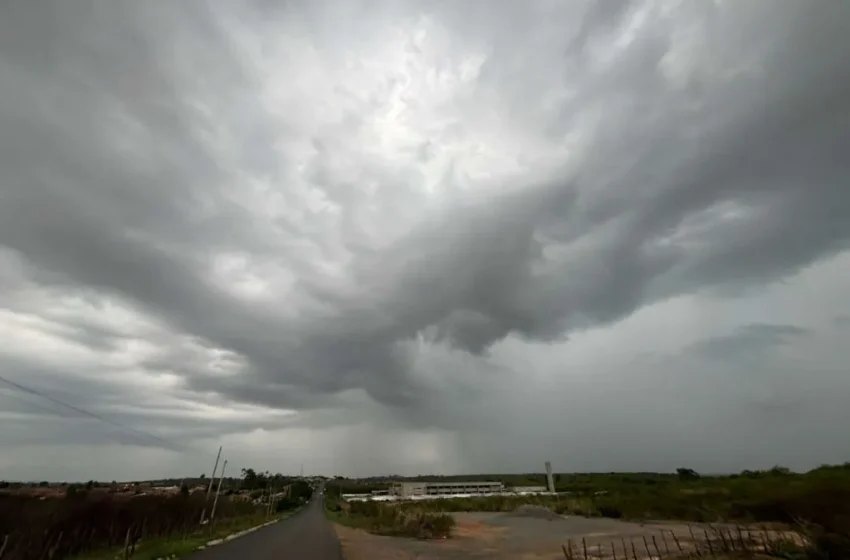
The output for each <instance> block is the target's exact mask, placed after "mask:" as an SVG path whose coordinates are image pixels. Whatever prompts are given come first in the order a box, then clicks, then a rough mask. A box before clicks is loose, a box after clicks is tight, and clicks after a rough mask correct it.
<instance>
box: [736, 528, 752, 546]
mask: <svg viewBox="0 0 850 560" xmlns="http://www.w3.org/2000/svg"><path fill="white" fill-rule="evenodd" d="M735 528H736V529H737V530H738V542H740V543H741V550H742V551H744V552H746V551H747V550H748V549H749V546H747V542H746V541H744V531H743V529H741V526H740V525H736V526H735ZM747 540H750V531H749V529H748V530H747Z"/></svg>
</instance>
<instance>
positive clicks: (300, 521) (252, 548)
mask: <svg viewBox="0 0 850 560" xmlns="http://www.w3.org/2000/svg"><path fill="white" fill-rule="evenodd" d="M189 558H190V559H191V560H272V559H274V560H302V559H303V560H342V553H341V552H340V546H339V540H338V539H337V538H336V533H335V532H334V530H333V527H332V526H331V524H330V522H329V521H328V520H327V519H326V518H325V511H324V507H323V505H322V496H321V494H320V493H319V492H316V493H314V495H313V499H312V500H311V501H310V503H309V504H307V506H306V507H305V508H304V509H303V510H301V511H300V512H298V513H296V514H295V515H293V516H292V517H288V518H286V519H284V520H283V521H280V522H278V523H275V524H274V525H270V526H268V527H265V528H263V529H260V530H259V531H254V532H253V533H250V534H248V535H245V536H244V537H239V538H238V539H234V540H232V541H229V542H225V543H222V544H220V545H217V546H213V547H210V548H207V549H205V550H201V551H198V552H195V553H194V554H192V555H191V556H189Z"/></svg>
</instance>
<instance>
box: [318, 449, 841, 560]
mask: <svg viewBox="0 0 850 560" xmlns="http://www.w3.org/2000/svg"><path fill="white" fill-rule="evenodd" d="M525 476H526V479H528V478H531V479H532V480H534V479H533V478H532V477H533V475H525ZM535 482H537V483H538V484H539V482H540V481H539V479H537V480H535ZM339 486H340V487H345V486H344V485H343V484H342V483H340V485H339ZM559 486H560V488H559V490H562V491H564V492H568V493H564V494H561V495H558V496H529V497H503V496H499V497H478V498H460V499H440V500H428V501H417V502H401V503H396V504H387V505H381V506H377V508H375V507H374V506H373V508H372V510H371V511H370V510H368V509H366V508H363V507H362V506H358V505H355V504H354V503H352V504H343V505H335V504H334V502H333V500H329V508H330V509H331V510H332V516H334V519H335V521H338V522H339V523H341V524H344V525H347V526H349V528H346V527H342V528H340V529H339V531H340V535H341V539H342V540H343V544H344V546H347V548H348V550H349V554H350V556H351V557H353V558H356V557H357V554H358V553H357V552H356V550H357V548H358V547H360V548H362V547H369V546H372V547H375V546H377V545H376V543H377V542H378V541H376V540H375V539H378V540H379V541H380V542H382V543H383V544H384V545H385V546H387V547H390V548H391V549H398V551H397V553H398V554H399V555H398V556H397V557H398V558H406V557H416V558H430V557H433V558H443V557H445V558H453V557H458V558H460V557H467V558H474V557H476V556H475V554H477V552H475V551H481V550H489V551H490V552H489V554H491V556H490V557H492V558H498V557H499V556H498V555H497V551H506V552H504V553H505V554H509V556H506V557H512V558H522V557H527V558H538V557H539V558H551V557H553V556H551V555H552V554H557V553H558V549H559V548H560V546H561V545H567V544H568V543H570V542H571V541H572V542H573V545H574V546H575V548H576V549H577V550H580V551H581V554H582V555H581V556H575V557H576V558H579V557H583V554H584V549H585V547H588V558H590V557H595V558H598V557H604V558H607V557H610V558H613V557H614V555H613V554H614V553H611V552H610V547H611V543H612V542H613V543H617V542H620V543H621V546H620V552H619V554H620V555H621V556H620V557H622V554H623V551H622V542H623V541H625V542H626V543H627V545H626V546H627V548H626V551H627V552H629V557H630V558H632V557H633V556H634V554H633V553H632V547H631V542H632V541H634V542H635V551H634V552H635V553H636V554H637V556H638V557H639V558H640V557H641V555H643V557H648V556H649V555H650V553H652V555H653V556H665V554H658V553H657V552H658V551H660V550H664V552H665V553H666V552H667V550H666V549H667V548H669V549H670V553H671V555H675V554H676V553H679V552H680V550H678V549H679V547H680V546H681V548H682V551H684V552H687V549H688V545H689V543H690V544H691V545H693V544H695V542H697V541H699V542H704V541H706V537H707V538H708V541H709V542H712V545H711V547H709V548H707V549H706V553H708V552H710V551H713V552H720V551H723V550H726V549H733V548H735V549H737V548H747V549H748V550H750V551H752V550H756V549H758V548H759V547H760V546H762V545H758V544H757V542H756V541H759V542H760V541H762V540H768V541H770V542H771V546H774V545H775V547H778V548H783V549H789V550H790V552H788V554H786V557H791V556H789V554H791V555H795V556H793V557H795V558H813V559H814V558H850V466H848V465H844V466H834V467H822V468H820V469H815V470H814V471H811V472H809V473H804V474H795V473H791V472H789V471H787V470H786V469H782V468H776V469H772V470H770V471H765V472H744V473H741V474H738V475H732V476H700V475H699V474H697V473H695V472H693V471H691V470H688V469H680V470H679V472H678V473H676V474H675V475H660V474H644V473H640V474H618V473H610V474H581V475H560V476H559ZM350 487H351V486H348V487H347V488H350ZM329 488H332V487H331V486H329ZM565 488H568V490H564V489H565ZM529 505H532V506H536V507H537V511H538V512H547V511H548V513H542V514H541V515H542V517H543V518H542V519H541V518H538V517H534V516H530V517H529V516H522V515H517V512H518V508H523V506H525V507H526V508H527V507H528V506H529ZM385 510H394V511H395V512H396V515H397V516H398V512H402V511H404V512H417V514H418V515H420V516H422V515H429V514H430V515H439V514H441V513H451V514H453V518H454V520H455V523H454V524H453V526H452V527H450V535H451V539H448V540H446V541H440V542H436V543H434V542H432V543H424V542H410V541H408V542H406V543H403V544H401V541H400V540H398V539H393V538H387V537H384V538H382V539H379V538H378V537H375V536H366V535H364V534H362V533H360V532H357V531H352V530H351V529H350V527H359V528H365V529H367V530H368V529H370V527H374V526H375V524H374V523H373V520H374V519H375V518H376V517H378V516H382V517H383V518H384V519H385V520H386V519H391V515H390V514H389V513H387V512H386V511H385ZM561 516H568V518H567V519H564V518H563V517H561ZM547 517H549V518H548V519H547ZM408 519H409V516H408ZM627 521H628V522H627ZM670 522H673V523H670ZM689 524H690V525H689ZM767 525H770V527H772V528H771V529H768V530H765V527H766V526H767ZM383 526H384V528H383V529H382V530H379V531H377V532H379V533H381V534H382V535H388V534H391V532H390V531H387V530H386V523H384V524H383ZM730 526H731V527H732V529H725V530H721V529H722V528H724V527H730ZM662 527H663V528H664V530H665V531H666V533H662V532H661V529H662ZM738 527H741V531H738ZM776 528H780V529H781V532H779V533H777V531H776ZM692 531H693V532H694V534H695V537H696V538H694V536H692V535H691V532H692ZM718 531H719V532H718ZM662 535H664V536H666V537H667V539H666V543H665V542H664V536H662ZM672 535H676V539H674V538H673V536H672ZM653 536H655V541H656V542H655V543H653V542H652V537H653ZM763 536H766V537H767V538H766V539H765V538H763ZM644 537H646V538H647V540H646V542H644V540H643V538H644ZM582 538H583V539H584V542H583V543H581V546H579V543H580V542H581V540H582ZM744 541H746V542H744ZM739 542H740V543H741V544H740V545H739ZM597 544H598V545H599V550H598V552H596V551H597ZM434 547H437V548H436V549H435V548H434ZM803 548H805V549H806V550H803ZM604 549H608V550H607V551H606V550H604ZM793 549H797V550H796V551H795V550H793ZM403 551H407V552H403ZM461 551H463V552H462V554H463V556H458V554H461ZM553 551H554V552H553ZM595 553H596V554H595ZM404 554H412V556H404ZM452 554H455V556H452ZM498 554H502V552H498ZM510 554H513V556H510ZM534 554H538V556H534ZM522 555H527V556H522ZM540 555H542V556H540ZM547 555H548V556H547ZM388 557H394V556H388ZM556 557H560V558H563V557H564V553H563V551H561V552H560V555H559V556H556ZM376 558H377V557H376Z"/></svg>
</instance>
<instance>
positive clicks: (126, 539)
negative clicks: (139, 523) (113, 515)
mask: <svg viewBox="0 0 850 560" xmlns="http://www.w3.org/2000/svg"><path fill="white" fill-rule="evenodd" d="M132 530H133V528H132V527H128V528H127V536H126V537H124V560H127V558H129V557H130V532H131V531H132Z"/></svg>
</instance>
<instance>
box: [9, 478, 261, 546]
mask: <svg viewBox="0 0 850 560" xmlns="http://www.w3.org/2000/svg"><path fill="white" fill-rule="evenodd" d="M204 506H205V503H204V498H203V496H201V495H198V496H187V495H184V494H178V495H176V496H137V497H133V498H127V497H123V498H119V497H115V496H113V495H110V494H105V495H93V494H91V493H88V492H86V491H85V490H84V489H83V488H81V489H79V490H77V491H75V492H73V493H72V494H71V495H70V496H68V497H66V498H65V499H48V500H39V499H35V498H32V497H29V496H19V495H9V494H0V535H9V542H8V545H7V548H6V551H5V553H4V556H3V560H36V559H40V558H47V557H51V558H52V559H53V560H58V559H61V558H65V557H68V556H72V555H75V554H80V553H84V552H89V551H92V550H97V549H105V548H109V547H116V546H121V545H123V544H124V542H125V539H127V538H128V535H129V539H130V541H131V542H136V541H138V540H139V539H141V538H152V537H168V536H177V535H186V534H189V533H190V532H192V531H195V530H196V529H197V527H198V522H199V520H200V515H201V509H202V508H204ZM256 511H257V508H256V507H255V506H254V505H252V504H250V503H246V502H241V501H231V500H226V499H219V502H218V506H217V509H216V519H227V518H232V517H236V516H241V515H248V514H252V513H255V512H256Z"/></svg>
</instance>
